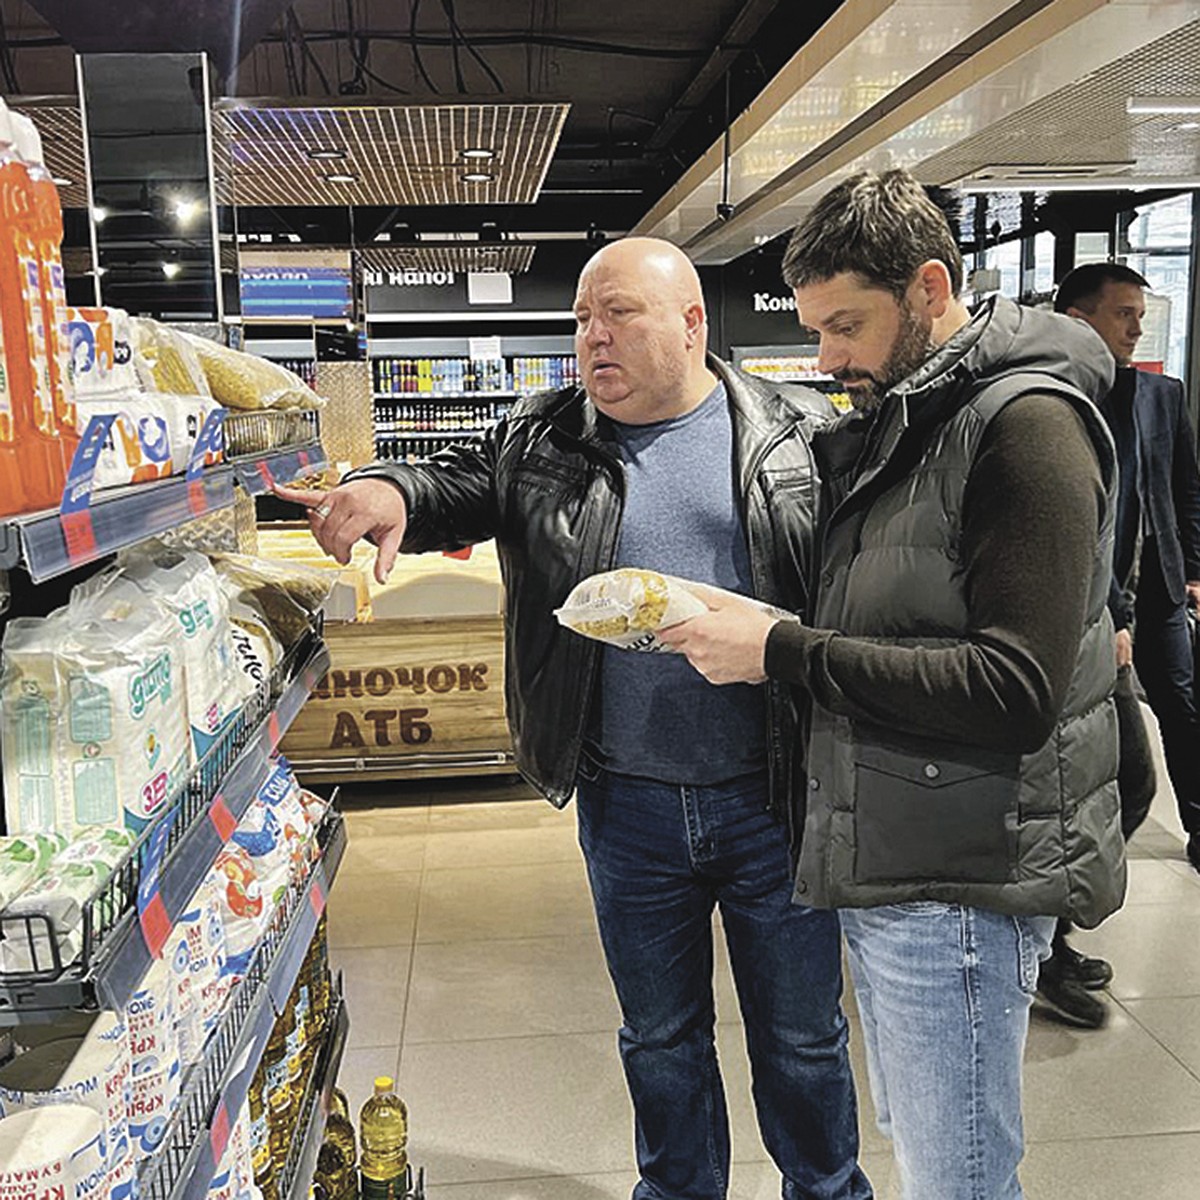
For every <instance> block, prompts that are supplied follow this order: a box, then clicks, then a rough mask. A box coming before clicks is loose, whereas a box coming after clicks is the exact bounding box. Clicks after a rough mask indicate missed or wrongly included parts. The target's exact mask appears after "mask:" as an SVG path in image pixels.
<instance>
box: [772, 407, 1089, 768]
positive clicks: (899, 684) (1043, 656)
mask: <svg viewBox="0 0 1200 1200" xmlns="http://www.w3.org/2000/svg"><path fill="white" fill-rule="evenodd" d="M1104 502H1105V498H1104V487H1103V483H1102V480H1101V477H1100V469H1099V464H1098V462H1097V459H1096V454H1095V451H1094V449H1093V448H1092V445H1091V441H1090V439H1089V437H1088V435H1087V431H1086V429H1085V428H1084V425H1083V422H1082V420H1081V419H1080V417H1079V416H1078V415H1077V414H1076V413H1075V412H1074V410H1073V409H1072V408H1071V407H1070V406H1069V405H1067V404H1064V403H1063V402H1062V401H1061V400H1059V399H1056V398H1052V397H1047V396H1026V397H1022V398H1021V399H1019V400H1016V401H1014V402H1013V403H1012V404H1010V405H1008V407H1007V408H1005V409H1004V410H1003V412H1001V413H1000V414H999V415H998V416H997V417H996V418H995V420H993V421H992V423H991V425H990V426H989V427H988V430H987V433H986V434H985V437H984V440H983V443H982V445H981V446H980V449H979V453H978V455H977V457H976V460H975V464H974V467H973V468H972V471H971V475H970V478H969V479H968V481H967V487H966V493H965V496H964V502H963V538H962V544H961V550H962V555H963V565H964V570H965V588H966V598H967V608H968V629H967V635H966V637H965V639H964V640H963V641H962V642H961V643H960V644H958V645H955V646H950V647H945V648H942V647H933V648H925V647H913V646H888V645H881V644H878V643H874V642H869V641H865V640H861V639H859V638H853V637H848V636H843V635H840V634H838V633H837V632H836V631H834V630H825V629H811V628H808V627H807V626H804V625H802V624H800V623H799V622H796V621H781V622H779V623H778V624H777V625H776V626H775V627H774V628H773V629H772V630H771V633H770V636H769V638H768V641H767V650H766V670H767V673H768V674H769V675H770V676H772V677H773V678H777V679H781V680H784V681H786V682H789V683H793V684H796V685H798V686H801V687H804V688H806V689H807V690H808V691H809V692H810V693H811V695H812V697H813V699H814V700H815V701H816V703H818V704H820V705H822V706H823V707H824V708H826V709H829V710H831V711H833V712H835V713H838V714H840V715H844V716H848V717H850V718H852V719H861V720H868V721H871V722H873V723H876V724H881V725H886V726H890V727H892V728H895V729H898V730H903V731H906V732H909V733H913V734H916V735H918V736H929V737H938V738H946V739H958V740H961V741H963V742H966V743H968V744H974V745H978V746H985V747H989V748H992V749H998V750H1009V751H1012V750H1015V751H1019V752H1023V753H1028V752H1030V751H1032V750H1034V749H1037V747H1039V746H1040V745H1042V744H1043V743H1044V742H1045V740H1046V738H1047V737H1049V735H1050V732H1051V730H1052V729H1053V728H1054V724H1055V722H1056V721H1057V719H1058V714H1059V712H1060V711H1061V708H1062V705H1063V702H1064V700H1065V698H1066V693H1067V688H1068V686H1069V684H1070V681H1071V675H1072V673H1073V670H1074V665H1075V659H1076V656H1077V655H1078V651H1079V642H1080V638H1081V637H1082V633H1083V626H1084V617H1085V612H1086V605H1087V595H1088V589H1089V586H1090V581H1091V577H1092V570H1093V563H1094V558H1095V553H1096V544H1097V538H1098V529H1099V524H1100V521H1099V516H1098V514H1102V513H1103V508H1104Z"/></svg>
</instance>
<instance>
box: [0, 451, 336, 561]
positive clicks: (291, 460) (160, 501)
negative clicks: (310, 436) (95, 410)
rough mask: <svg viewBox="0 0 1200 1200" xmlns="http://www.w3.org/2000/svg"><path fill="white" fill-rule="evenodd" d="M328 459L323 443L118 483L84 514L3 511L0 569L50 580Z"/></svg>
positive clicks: (316, 467) (99, 495)
mask: <svg viewBox="0 0 1200 1200" xmlns="http://www.w3.org/2000/svg"><path fill="white" fill-rule="evenodd" d="M324 466H325V460H324V454H323V452H322V451H321V447H320V445H319V444H318V443H313V444H312V445H310V446H306V447H301V448H299V449H292V450H283V451H275V452H271V453H267V454H261V455H255V456H254V457H252V458H249V459H238V460H233V461H230V462H228V463H224V464H222V465H220V466H215V467H208V468H206V469H205V470H204V471H203V472H201V474H200V477H199V478H198V479H195V480H189V479H187V478H186V477H185V476H182V475H176V476H173V477H172V478H170V479H162V480H158V481H156V482H154V483H141V484H135V485H133V486H130V487H123V488H111V489H108V490H106V491H103V492H98V493H97V494H96V495H95V496H94V497H93V498H92V500H91V503H90V504H89V505H88V506H87V507H86V508H84V509H81V510H80V511H78V512H76V513H70V514H63V513H60V512H59V511H58V510H57V509H43V510H42V511H41V512H33V513H21V514H19V515H17V516H12V517H0V570H5V569H8V568H11V567H16V566H23V567H24V568H25V569H26V570H27V571H28V572H29V576H30V578H31V579H32V580H33V582H34V583H44V582H45V581H46V580H47V579H53V578H54V577H55V576H57V575H62V574H64V573H65V572H67V571H71V570H74V569H75V568H76V567H81V566H84V565H86V564H87V563H91V562H96V561H97V560H98V559H100V558H103V557H104V556H105V555H108V554H112V553H115V552H116V551H117V550H121V549H123V548H124V547H126V546H132V545H134V544H135V543H137V542H140V541H143V540H145V539H146V538H150V537H155V536H157V535H158V534H160V533H166V532H167V531H168V530H170V529H174V528H176V527H177V526H179V525H182V524H183V523H184V522H186V521H191V520H193V519H194V518H196V517H203V516H207V515H208V514H209V513H213V512H217V511H219V510H220V509H224V508H229V507H230V505H232V504H233V499H234V491H233V488H234V483H235V482H237V483H239V484H240V485H241V486H242V487H244V488H246V489H247V490H248V491H250V492H252V493H253V494H255V495H257V494H259V493H261V492H264V491H266V490H268V488H269V486H270V485H269V482H268V481H269V480H278V481H279V482H281V483H286V482H290V481H291V480H293V479H296V478H297V477H298V476H301V475H304V474H306V473H308V472H309V471H317V470H322V469H323V468H324Z"/></svg>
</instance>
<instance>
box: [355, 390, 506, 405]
mask: <svg viewBox="0 0 1200 1200" xmlns="http://www.w3.org/2000/svg"><path fill="white" fill-rule="evenodd" d="M371 394H372V395H373V396H374V397H375V399H376V400H412V401H415V402H417V403H421V402H423V401H426V400H513V399H515V398H516V397H517V396H520V395H522V393H521V392H512V391H503V390H502V391H497V392H372V393H371Z"/></svg>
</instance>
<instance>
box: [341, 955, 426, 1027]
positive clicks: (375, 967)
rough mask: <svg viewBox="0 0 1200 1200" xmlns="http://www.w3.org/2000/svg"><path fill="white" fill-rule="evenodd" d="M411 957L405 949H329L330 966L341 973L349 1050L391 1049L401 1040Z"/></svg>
mask: <svg viewBox="0 0 1200 1200" xmlns="http://www.w3.org/2000/svg"><path fill="white" fill-rule="evenodd" d="M411 955H412V950H411V948H410V947H407V946H405V947H395V946H385V947H382V948H376V949H358V950H348V949H345V948H343V947H340V946H332V947H330V951H329V961H330V965H331V966H332V967H333V969H334V970H335V971H336V970H340V971H341V972H342V978H343V981H344V988H345V995H346V1006H347V1010H348V1011H349V1013H350V1036H349V1039H348V1040H347V1042H346V1045H347V1046H348V1047H350V1048H352V1049H356V1048H358V1047H363V1046H394V1045H396V1044H398V1043H399V1042H400V1041H402V1039H403V1030H404V1014H405V1009H406V1005H407V1002H408V983H409V961H410V958H411Z"/></svg>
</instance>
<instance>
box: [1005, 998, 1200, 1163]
mask: <svg viewBox="0 0 1200 1200" xmlns="http://www.w3.org/2000/svg"><path fill="white" fill-rule="evenodd" d="M1025 1131H1026V1137H1027V1140H1028V1141H1029V1142H1030V1144H1032V1143H1034V1142H1045V1141H1063V1140H1072V1139H1076V1138H1087V1137H1100V1136H1104V1135H1105V1134H1106V1132H1110V1131H1111V1132H1114V1133H1121V1134H1127V1135H1133V1134H1152V1133H1180V1132H1197V1131H1200V1081H1197V1079H1196V1078H1195V1076H1193V1075H1192V1074H1190V1073H1189V1072H1188V1071H1187V1070H1186V1069H1185V1068H1184V1067H1183V1066H1181V1065H1180V1063H1179V1062H1178V1061H1177V1060H1176V1059H1175V1057H1174V1056H1173V1055H1171V1054H1169V1053H1168V1052H1167V1051H1166V1050H1164V1049H1163V1048H1162V1046H1160V1045H1159V1044H1158V1042H1156V1041H1155V1040H1154V1038H1153V1037H1151V1036H1150V1034H1149V1033H1147V1032H1146V1030H1145V1029H1143V1028H1142V1026H1141V1025H1139V1024H1138V1023H1137V1022H1136V1021H1135V1020H1134V1019H1133V1018H1132V1017H1131V1016H1130V1015H1129V1014H1128V1013H1127V1012H1125V1011H1124V1009H1122V1008H1121V1007H1120V1006H1119V1005H1113V1006H1112V1012H1111V1015H1110V1017H1109V1022H1108V1025H1107V1026H1106V1027H1105V1028H1104V1029H1101V1030H1076V1029H1069V1028H1067V1027H1066V1026H1064V1025H1060V1024H1057V1023H1054V1022H1051V1021H1050V1020H1047V1019H1042V1018H1041V1017H1039V1016H1036V1015H1035V1017H1034V1018H1033V1020H1032V1021H1031V1024H1030V1033H1029V1044H1028V1047H1027V1050H1026V1055H1025Z"/></svg>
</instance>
